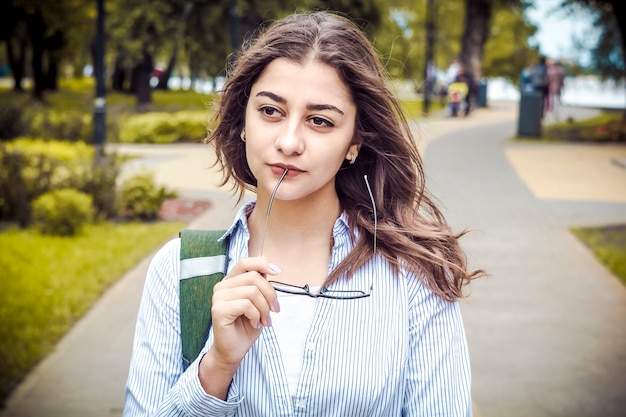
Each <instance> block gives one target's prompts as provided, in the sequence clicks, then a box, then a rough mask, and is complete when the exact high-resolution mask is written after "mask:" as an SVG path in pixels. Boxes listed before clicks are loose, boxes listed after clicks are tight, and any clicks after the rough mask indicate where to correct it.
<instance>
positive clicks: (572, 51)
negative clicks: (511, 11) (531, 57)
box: [526, 0, 597, 62]
mask: <svg viewBox="0 0 626 417" xmlns="http://www.w3.org/2000/svg"><path fill="white" fill-rule="evenodd" d="M561 1H562V0H535V1H534V4H535V7H534V8H532V9H528V10H527V11H526V17H527V18H528V20H529V21H530V22H531V23H533V24H534V25H536V26H537V27H538V31H537V33H536V34H535V36H534V37H533V39H534V41H535V43H536V44H538V45H539V48H540V51H541V53H542V54H543V55H546V56H548V57H550V58H570V59H575V60H579V61H581V62H585V60H586V59H588V57H587V56H586V55H585V54H584V52H582V51H581V50H580V48H577V47H576V46H575V41H574V40H573V38H574V37H576V38H577V39H580V40H589V39H593V38H594V30H593V25H592V17H591V15H590V13H589V12H587V11H582V10H578V11H576V12H574V13H573V14H568V13H567V12H565V11H563V10H561V9H560V8H559V5H560V3H561ZM596 36H597V35H596Z"/></svg>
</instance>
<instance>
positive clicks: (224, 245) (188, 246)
mask: <svg viewBox="0 0 626 417" xmlns="http://www.w3.org/2000/svg"><path fill="white" fill-rule="evenodd" d="M224 233H225V231H224V230H183V231H181V232H180V239H181V245H180V336H181V340H182V346H183V368H184V369H187V367H188V366H189V364H190V363H191V362H193V361H194V360H195V359H196V358H197V357H198V354H199V353H200V351H201V350H202V347H203V346H204V343H205V342H206V339H207V336H208V334H209V330H210V328H211V302H212V299H213V287H214V286H215V284H217V283H218V282H220V281H221V280H222V278H224V274H225V272H226V263H227V256H226V253H227V250H228V241H227V239H226V240H224V241H222V242H219V241H218V239H219V238H220V237H222V236H223V235H224Z"/></svg>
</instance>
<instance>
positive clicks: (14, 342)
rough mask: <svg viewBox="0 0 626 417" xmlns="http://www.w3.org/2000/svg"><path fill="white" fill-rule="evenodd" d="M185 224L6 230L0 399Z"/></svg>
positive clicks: (1, 237) (1, 265) (1, 242)
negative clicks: (69, 232)
mask: <svg viewBox="0 0 626 417" xmlns="http://www.w3.org/2000/svg"><path fill="white" fill-rule="evenodd" d="M182 227H183V223H174V222H172V223H167V222H157V223H126V224H111V223H103V224H98V225H91V226H89V227H88V228H86V229H85V231H84V233H83V234H82V235H80V236H77V237H54V236H42V235H39V234H38V233H36V232H34V231H31V230H17V229H15V230H13V229H11V230H5V231H3V232H1V233H0V248H1V249H0V271H2V279H1V280H0V404H2V403H4V401H5V400H6V397H7V396H8V394H9V393H10V392H11V390H12V389H14V388H15V386H16V384H17V383H19V382H20V380H21V379H22V378H24V376H25V375H26V374H27V373H28V372H29V371H30V370H31V369H32V368H33V366H34V365H35V364H37V362H39V361H40V360H41V359H43V358H44V357H45V356H46V355H47V354H48V353H50V351H51V350H52V349H53V347H54V345H55V344H56V343H57V342H58V341H59V339H60V338H61V337H62V336H63V335H64V334H65V333H66V332H67V331H68V330H69V329H70V328H71V326H72V325H73V324H74V323H75V322H76V321H77V320H78V319H79V318H80V317H81V316H82V315H83V314H84V313H85V312H86V311H87V310H88V309H89V308H90V307H91V305H92V304H93V303H94V302H95V301H96V300H97V299H98V298H99V297H100V296H101V295H102V293H103V292H104V290H106V289H107V288H108V287H109V286H111V285H112V284H113V283H115V282H116V281H117V280H118V279H119V278H120V277H121V276H122V275H123V274H124V272H126V271H127V270H129V269H131V268H132V267H133V266H135V265H136V264H137V263H138V262H139V261H140V260H141V259H142V258H143V257H144V256H146V255H148V254H149V253H150V252H151V251H153V250H154V249H156V248H157V247H159V246H160V245H161V244H163V243H164V242H165V241H166V240H167V239H168V238H170V237H172V236H174V235H175V234H176V233H177V232H178V231H179V230H180V229H181V228H182Z"/></svg>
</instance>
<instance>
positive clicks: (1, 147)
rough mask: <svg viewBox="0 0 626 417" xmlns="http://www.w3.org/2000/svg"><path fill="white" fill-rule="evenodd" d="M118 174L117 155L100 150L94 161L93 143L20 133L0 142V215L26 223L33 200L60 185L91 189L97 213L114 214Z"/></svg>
mask: <svg viewBox="0 0 626 417" xmlns="http://www.w3.org/2000/svg"><path fill="white" fill-rule="evenodd" d="M118 174H119V160H118V158H117V156H116V155H104V156H103V157H101V158H100V159H99V163H98V164H94V149H93V147H91V146H89V145H87V144H85V143H83V142H74V143H67V142H58V141H45V140H41V139H30V138H21V139H17V140H14V141H12V142H6V143H0V219H3V220H9V221H13V220H17V221H18V222H19V223H20V225H21V226H22V227H26V226H28V224H30V222H31V209H30V204H31V203H32V201H33V200H34V199H36V198H37V197H39V196H40V195H42V194H44V193H46V192H48V191H51V190H56V189H64V188H75V189H77V190H79V191H83V192H86V193H88V194H90V195H91V196H92V197H93V200H94V207H95V210H96V214H98V215H101V216H103V217H105V218H110V217H112V216H114V215H115V214H116V212H115V209H114V205H115V188H116V181H117V176H118Z"/></svg>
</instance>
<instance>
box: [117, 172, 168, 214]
mask: <svg viewBox="0 0 626 417" xmlns="http://www.w3.org/2000/svg"><path fill="white" fill-rule="evenodd" d="M175 197H176V193H175V192H173V191H168V190H167V189H166V188H165V187H159V186H156V185H155V184H154V179H153V176H152V175H151V174H149V173H140V174H136V175H134V176H132V177H130V178H128V179H127V180H126V181H124V183H123V184H122V187H121V189H120V191H119V193H118V201H119V205H120V209H121V212H122V215H123V216H124V217H128V218H133V219H143V220H153V219H156V217H157V214H158V213H159V209H160V208H161V205H162V204H163V202H164V201H165V200H167V199H169V198H175Z"/></svg>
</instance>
